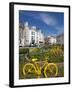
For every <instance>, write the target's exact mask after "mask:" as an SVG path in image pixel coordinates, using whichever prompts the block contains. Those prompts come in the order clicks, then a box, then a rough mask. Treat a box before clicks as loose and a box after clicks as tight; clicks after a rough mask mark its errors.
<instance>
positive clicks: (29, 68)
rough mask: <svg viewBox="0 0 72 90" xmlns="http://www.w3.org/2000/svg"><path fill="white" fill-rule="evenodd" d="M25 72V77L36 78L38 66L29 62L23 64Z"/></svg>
mask: <svg viewBox="0 0 72 90" xmlns="http://www.w3.org/2000/svg"><path fill="white" fill-rule="evenodd" d="M23 74H24V77H25V78H27V79H29V78H36V77H37V74H36V67H35V66H34V65H33V64H32V63H27V64H25V65H24V66H23Z"/></svg>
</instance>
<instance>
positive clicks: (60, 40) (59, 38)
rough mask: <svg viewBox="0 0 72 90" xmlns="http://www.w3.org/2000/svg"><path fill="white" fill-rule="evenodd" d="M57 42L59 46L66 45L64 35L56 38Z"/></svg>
mask: <svg viewBox="0 0 72 90" xmlns="http://www.w3.org/2000/svg"><path fill="white" fill-rule="evenodd" d="M56 40H57V44H61V45H63V44H64V33H62V34H60V35H58V36H57V37H56Z"/></svg>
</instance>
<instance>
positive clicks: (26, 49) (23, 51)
mask: <svg viewBox="0 0 72 90" xmlns="http://www.w3.org/2000/svg"><path fill="white" fill-rule="evenodd" d="M27 53H29V49H28V48H19V54H27Z"/></svg>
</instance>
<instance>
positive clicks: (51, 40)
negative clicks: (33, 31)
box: [47, 36, 56, 44]
mask: <svg viewBox="0 0 72 90" xmlns="http://www.w3.org/2000/svg"><path fill="white" fill-rule="evenodd" d="M47 43H48V44H56V37H54V36H48V37H47Z"/></svg>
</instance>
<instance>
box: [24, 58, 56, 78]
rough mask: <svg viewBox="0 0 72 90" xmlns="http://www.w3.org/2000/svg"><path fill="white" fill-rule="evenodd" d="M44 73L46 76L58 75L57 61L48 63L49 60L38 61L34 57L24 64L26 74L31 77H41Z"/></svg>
mask: <svg viewBox="0 0 72 90" xmlns="http://www.w3.org/2000/svg"><path fill="white" fill-rule="evenodd" d="M41 64H43V65H41ZM42 74H43V75H44V77H45V78H48V77H56V76H57V75H58V67H57V65H56V64H55V63H48V60H45V61H37V58H34V59H32V61H29V62H28V63H26V64H25V65H24V66H23V75H24V76H29V78H32V76H35V78H41V76H42Z"/></svg>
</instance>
